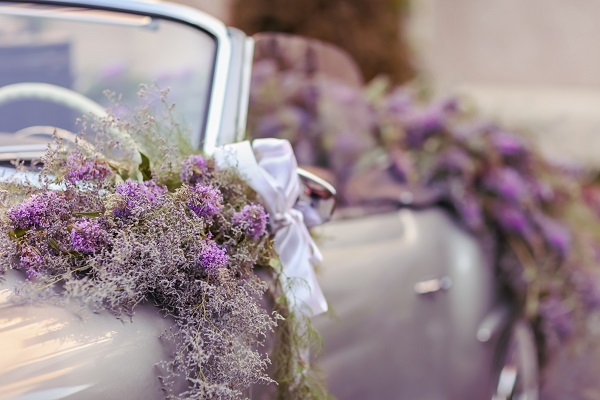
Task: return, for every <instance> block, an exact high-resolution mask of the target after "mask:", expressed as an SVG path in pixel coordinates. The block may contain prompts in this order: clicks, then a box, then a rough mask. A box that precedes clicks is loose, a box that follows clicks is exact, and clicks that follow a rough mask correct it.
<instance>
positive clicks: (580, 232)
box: [249, 46, 600, 362]
mask: <svg viewBox="0 0 600 400" xmlns="http://www.w3.org/2000/svg"><path fill="white" fill-rule="evenodd" d="M307 54H308V53H307ZM316 63H317V61H315V60H312V65H313V67H312V68H311V69H308V68H304V67H302V66H303V65H306V64H307V63H303V61H302V60H297V59H295V60H292V59H290V55H289V54H286V53H285V52H284V51H283V50H282V49H280V48H277V47H275V46H273V48H271V49H268V51H266V52H264V53H263V54H260V58H259V60H258V61H257V62H256V64H257V65H256V68H255V70H254V75H255V76H254V79H253V83H254V86H253V87H252V91H251V104H250V105H251V107H250V117H249V130H250V134H251V135H252V136H253V137H263V136H274V135H276V134H279V135H280V136H281V137H285V138H287V139H288V140H290V141H291V142H292V143H293V144H294V146H295V149H296V151H297V155H298V160H299V163H300V164H301V165H307V166H315V167H318V168H322V169H323V170H324V171H325V173H328V174H330V176H331V177H332V179H333V180H334V182H335V184H336V187H337V188H338V193H339V195H340V201H341V202H342V203H343V204H345V205H347V206H356V205H363V206H364V205H367V204H369V203H378V204H381V203H385V202H387V203H388V204H395V205H396V206H398V205H401V204H400V201H399V200H398V197H397V196H395V197H394V196H390V195H389V193H390V191H386V190H379V189H380V187H377V188H376V187H373V185H372V184H370V185H369V184H368V183H367V182H373V180H374V177H379V178H377V181H378V182H380V183H383V184H385V185H387V186H390V187H411V188H419V187H420V188H426V189H427V190H429V191H430V192H431V193H435V194H436V196H437V197H436V198H437V203H438V204H439V205H441V206H445V207H447V208H448V209H449V210H450V211H451V212H453V213H454V214H455V215H456V216H457V217H458V220H459V221H460V222H461V223H462V224H463V225H464V226H465V227H466V228H467V229H469V230H470V231H471V232H473V233H474V234H475V237H478V238H485V239H484V240H488V241H492V242H493V243H495V245H496V246H495V247H496V249H495V254H493V255H492V257H493V258H494V259H495V260H496V266H497V268H498V271H499V272H500V274H501V276H502V277H503V280H504V282H505V284H506V287H507V289H508V290H509V291H510V292H511V293H512V295H513V296H514V298H516V299H517V301H518V303H519V304H521V306H522V310H523V313H524V315H526V317H527V318H528V319H529V320H530V322H531V323H532V325H533V327H534V329H535V332H536V336H537V340H538V347H539V350H540V360H541V361H542V362H544V361H545V360H547V358H548V356H549V355H550V354H551V353H552V349H553V348H555V347H556V346H557V345H559V344H561V343H564V342H566V341H567V340H568V339H569V338H572V337H574V335H575V334H576V333H577V332H578V331H580V328H583V327H584V325H585V320H586V318H587V316H588V315H589V313H590V311H593V310H597V309H598V306H599V305H600V290H599V286H598V285H599V282H600V280H599V278H600V277H599V276H598V270H597V268H596V265H597V264H598V262H599V261H600V252H598V249H600V237H598V233H597V232H598V229H597V228H596V226H597V224H598V215H597V214H596V213H594V212H593V211H592V209H591V208H590V207H589V206H588V204H587V203H586V201H585V198H588V199H597V191H594V190H593V189H594V187H589V186H588V187H587V189H586V190H585V192H583V191H582V189H583V188H584V186H586V185H585V183H586V179H587V175H586V174H585V172H584V171H583V170H582V169H578V168H572V167H566V166H560V165H553V164H552V163H550V162H548V161H547V160H545V159H544V158H543V157H541V156H540V155H539V154H538V153H537V152H536V151H535V149H534V148H533V146H531V145H529V144H528V143H527V142H526V141H525V139H524V138H523V137H522V136H519V135H518V134H515V133H513V132H511V131H509V130H507V129H505V128H504V127H502V126H500V125H499V124H496V123H493V122H490V121H486V120H483V119H481V118H479V117H478V116H477V114H476V113H474V112H473V111H471V110H469V109H467V108H466V107H465V105H464V103H462V102H461V101H459V100H458V99H442V100H432V99H431V98H429V97H428V96H426V94H425V93H424V92H423V91H422V90H419V89H418V88H415V87H411V86H400V87H396V88H390V87H389V86H388V85H387V83H386V81H385V80H384V79H378V80H375V81H373V82H372V83H371V84H369V85H367V86H360V85H355V84H351V83H348V82H345V81H342V80H339V79H337V78H336V76H334V75H331V76H328V75H325V74H322V73H319V68H318V66H315V65H317V64H316ZM365 177H366V178H365ZM361 185H362V186H361ZM361 188H362V192H360V190H357V189H361ZM366 188H368V189H366ZM367 192H368V193H367ZM391 192H394V191H391ZM394 193H398V191H395V192H394ZM583 194H585V196H583ZM594 194H596V196H594ZM598 203H599V202H597V200H596V205H597V204H598ZM598 209H600V208H598Z"/></svg>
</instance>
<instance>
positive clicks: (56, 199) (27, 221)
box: [8, 191, 69, 229]
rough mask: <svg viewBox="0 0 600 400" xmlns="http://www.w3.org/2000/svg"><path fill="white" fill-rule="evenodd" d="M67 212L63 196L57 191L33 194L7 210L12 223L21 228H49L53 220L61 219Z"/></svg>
mask: <svg viewBox="0 0 600 400" xmlns="http://www.w3.org/2000/svg"><path fill="white" fill-rule="evenodd" d="M68 213H69V209H68V206H67V203H66V201H65V199H64V198H63V196H61V195H60V194H58V193H57V192H52V191H48V192H44V193H41V194H34V195H33V196H31V197H30V198H28V199H27V200H25V201H24V202H22V203H21V204H19V205H17V206H15V207H12V208H11V209H10V210H8V217H9V218H10V219H11V220H12V222H13V223H14V225H15V226H16V227H18V228H22V229H30V228H33V229H39V228H49V227H50V226H51V224H52V221H53V220H56V219H61V218H63V217H64V216H65V215H67V214H68Z"/></svg>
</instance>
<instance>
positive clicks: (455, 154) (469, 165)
mask: <svg viewBox="0 0 600 400" xmlns="http://www.w3.org/2000/svg"><path fill="white" fill-rule="evenodd" d="M474 167H475V165H474V163H473V159H472V158H471V157H470V156H469V154H467V152H466V151H464V150H463V149H461V148H459V147H452V148H451V149H449V150H447V151H445V152H444V153H443V154H442V155H441V156H440V158H439V162H438V168H439V169H442V170H447V171H448V172H450V173H458V174H467V173H469V172H471V171H472V170H473V169H474Z"/></svg>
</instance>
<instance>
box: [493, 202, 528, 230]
mask: <svg viewBox="0 0 600 400" xmlns="http://www.w3.org/2000/svg"><path fill="white" fill-rule="evenodd" d="M492 212H493V215H494V217H495V219H496V221H497V222H498V225H499V226H500V228H502V229H503V230H504V231H506V232H508V233H512V234H516V235H519V236H522V237H525V238H529V237H530V236H531V231H532V229H531V223H530V221H529V219H528V218H527V216H526V215H525V213H524V212H523V210H522V209H520V208H519V207H518V206H515V205H509V204H505V203H497V204H496V205H495V206H494V208H493V209H492Z"/></svg>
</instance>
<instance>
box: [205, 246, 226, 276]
mask: <svg viewBox="0 0 600 400" xmlns="http://www.w3.org/2000/svg"><path fill="white" fill-rule="evenodd" d="M198 262H199V264H200V266H202V268H204V270H205V271H207V272H212V271H216V270H218V269H220V268H225V267H226V266H227V263H228V262H229V256H228V255H227V252H226V251H225V249H222V248H220V247H219V245H218V244H217V243H216V242H214V241H212V240H205V241H204V242H202V250H201V251H200V254H199V255H198Z"/></svg>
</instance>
